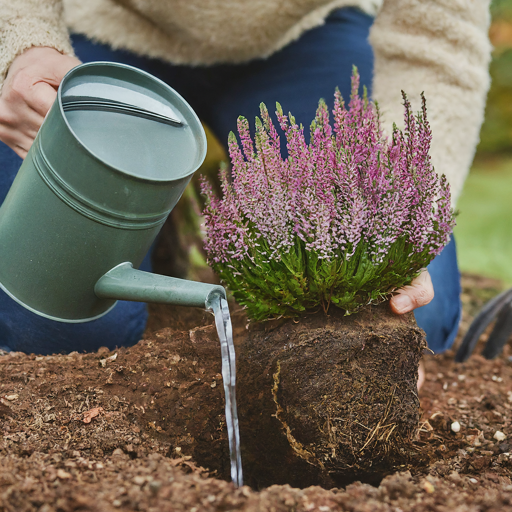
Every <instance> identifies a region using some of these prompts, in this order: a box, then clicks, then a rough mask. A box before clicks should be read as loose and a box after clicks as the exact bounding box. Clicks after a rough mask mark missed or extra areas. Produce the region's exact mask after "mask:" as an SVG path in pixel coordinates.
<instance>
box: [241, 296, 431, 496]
mask: <svg viewBox="0 0 512 512" xmlns="http://www.w3.org/2000/svg"><path fill="white" fill-rule="evenodd" d="M333 310H334V311H333ZM425 348H426V343H425V338H424V333H423V331H422V330H421V329H419V328H418V327H417V325H416V323H415V321H414V317H413V316H412V314H410V315H407V316H405V317H399V316H396V315H393V314H392V313H391V312H390V311H389V309H388V305H387V304H382V305H380V306H377V307H369V308H367V309H366V310H364V311H362V312H360V313H359V314H357V315H353V316H348V317H344V316H343V315H342V314H341V313H340V312H339V310H335V308H331V311H330V314H329V316H325V314H324V313H317V314H315V315H310V316H305V317H304V318H302V319H301V320H299V321H298V322H297V321H295V322H294V321H290V320H287V321H282V320H281V321H268V322H265V323H262V324H256V325H254V326H252V327H251V329H250V330H249V333H248V336H246V337H245V338H244V339H243V340H240V341H239V345H238V363H237V367H238V384H237V394H238V404H239V417H240V431H241V439H242V453H243V460H244V463H245V473H246V480H247V481H248V482H250V483H251V484H252V485H254V486H257V487H263V486H266V485H270V484H273V483H279V484H284V483H289V484H291V485H295V486H299V487H304V486H307V485H313V484H319V485H323V486H326V487H329V486H331V487H332V486H335V485H340V484H343V483H345V482H348V481H350V480H353V479H355V478H358V479H363V480H366V481H372V479H374V480H377V481H378V480H380V478H381V477H382V475H384V474H386V473H388V472H390V471H392V470H393V469H396V468H397V467H399V466H400V465H403V464H405V463H407V461H408V459H409V456H410V454H411V442H412V440H413V438H414V436H415V434H416V432H417V428H418V423H419V418H420V411H419V399H418V395H417V387H416V383H417V375H418V364H419V360H420V357H421V355H422V352H423V350H424V349H425Z"/></svg>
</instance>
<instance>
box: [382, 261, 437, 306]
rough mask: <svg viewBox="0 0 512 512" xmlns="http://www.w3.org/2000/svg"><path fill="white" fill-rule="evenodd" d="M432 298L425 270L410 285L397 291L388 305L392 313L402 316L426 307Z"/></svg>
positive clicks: (430, 282)
mask: <svg viewBox="0 0 512 512" xmlns="http://www.w3.org/2000/svg"><path fill="white" fill-rule="evenodd" d="M433 298H434V287H433V286H432V279H430V274H429V273H428V270H427V269H424V270H423V271H422V272H421V274H420V275H419V276H418V277H416V278H415V279H413V280H412V282H411V284H409V285H406V286H404V287H403V288H400V289H399V290H397V292H396V295H393V297H391V299H390V301H389V304H390V306H391V310H392V311H393V313H396V314H397V315H403V314H405V313H409V312H410V311H413V310H415V309H416V308H421V307H422V306H426V305H427V304H428V303H429V302H430V301H431V300H432V299H433Z"/></svg>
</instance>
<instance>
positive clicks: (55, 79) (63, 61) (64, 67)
mask: <svg viewBox="0 0 512 512" xmlns="http://www.w3.org/2000/svg"><path fill="white" fill-rule="evenodd" d="M63 57H64V58H60V59H55V60H54V63H53V66H52V69H51V71H52V75H51V76H48V77H47V78H46V79H45V81H46V82H47V83H49V84H51V85H52V86H53V87H55V88H58V87H59V85H60V83H61V82H62V79H63V78H64V77H65V76H66V75H67V73H68V72H69V71H71V70H72V69H73V68H74V67H76V66H79V65H80V64H81V62H80V61H79V60H78V59H77V58H75V57H69V56H63Z"/></svg>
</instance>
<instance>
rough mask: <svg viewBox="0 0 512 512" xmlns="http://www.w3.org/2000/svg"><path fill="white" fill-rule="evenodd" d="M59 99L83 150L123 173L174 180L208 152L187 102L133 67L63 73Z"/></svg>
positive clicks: (87, 67) (102, 65) (108, 65)
mask: <svg viewBox="0 0 512 512" xmlns="http://www.w3.org/2000/svg"><path fill="white" fill-rule="evenodd" d="M59 103H60V106H61V110H62V112H63V116H64V118H65V119H66V122H67V124H68V127H69V128H70V130H71V132H72V133H73V134H74V136H75V137H76V139H77V140H78V141H79V142H80V143H81V144H82V145H83V146H84V147H85V149H86V150H87V151H88V152H89V153H90V154H91V155H93V156H94V157H96V158H97V159H99V160H100V161H101V162H102V163H103V164H106V165H107V166H109V167H111V168H114V169H115V170H117V171H119V172H122V173H124V174H127V175H131V176H133V177H136V178H140V179H143V180H150V181H174V180H177V179H181V178H183V177H185V176H189V175H191V174H192V173H193V172H194V171H195V170H196V169H197V168H198V167H199V166H200V165H201V163H202V162H203V160H204V157H205V155H206V136H205V133H204V130H203V127H202V125H201V123H200V121H199V119H198V118H197V115H196V114H195V112H194V111H193V110H192V108H191V107H190V105H188V103H187V102H186V101H185V100H184V99H183V98H182V97H181V96H180V95H179V94H178V93H177V92H176V91H174V89H172V88H171V87H169V86H168V85H167V84H165V83H164V82H162V81H161V80H159V79H157V78H155V77H153V76H152V75H150V74H149V73H146V72H144V71H141V70H139V69H137V68H134V67H131V66H127V65H124V64H118V63H112V62H92V63H88V64H82V65H80V66H78V67H76V68H74V69H73V70H71V71H70V72H69V73H68V74H67V75H66V76H65V77H64V79H63V81H62V83H61V85H60V87H59Z"/></svg>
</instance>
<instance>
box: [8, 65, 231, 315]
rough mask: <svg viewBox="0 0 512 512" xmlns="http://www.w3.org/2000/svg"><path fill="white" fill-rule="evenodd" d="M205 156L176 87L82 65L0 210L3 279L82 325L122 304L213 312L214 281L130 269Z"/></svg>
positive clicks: (22, 295)
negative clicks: (177, 306) (154, 304)
mask: <svg viewBox="0 0 512 512" xmlns="http://www.w3.org/2000/svg"><path fill="white" fill-rule="evenodd" d="M205 154H206V137H205V134H204V131H203V128H202V126H201V124H200V122H199V120H198V118H197V116H196V115H195V113H194V111H193V110H192V109H191V108H190V106H189V105H188V104H187V103H186V102H185V101H184V100H183V98H181V96H179V95H178V94H177V93H176V92H175V91H174V90H173V89H171V88H170V87H168V86H167V85H166V84H164V83H163V82H161V81H160V80H158V79H156V78H154V77H152V76H151V75H149V74H147V73H145V72H143V71H140V70H138V69H135V68H132V67H129V66H125V65H120V64H113V63H106V62H96V63H90V64H83V65H81V66H78V67H76V68H75V69H73V70H72V71H70V72H69V73H68V74H67V75H66V77H65V78H64V79H63V81H62V83H61V85H60V87H59V91H58V95H57V99H56V101H55V103H54V104H53V106H52V108H51V109H50V111H49V113H48V115H47V117H46V119H45V121H44V123H43V125H42V126H41V129H40V130H39V133H38V135H37V137H36V140H35V141H34V144H33V145H32V148H31V149H30V151H29V153H28V156H27V157H26V158H25V161H24V162H23V165H22V166H21V168H20V170H19V172H18V175H17V176H16V179H15V181H14V183H13V185H12V187H11V189H10V191H9V193H8V195H7V197H6V199H5V201H4V203H3V205H2V207H1V208H0V261H1V265H0V286H1V287H2V288H3V289H4V290H5V291H6V292H7V293H8V294H9V295H10V296H11V297H12V298H13V299H14V300H16V301H17V302H19V303H20V304H22V305H23V306H24V307H26V308H27V309H29V310H31V311H33V312H34V313H37V314H39V315H42V316H44V317H47V318H50V319H53V320H58V321H62V322H85V321H88V320H93V319H95V318H98V317H100V316H101V315H104V314H105V313H107V312H108V311H109V310H110V309H111V308H112V307H113V306H114V305H115V301H116V300H117V299H124V300H135V301H142V302H164V303H169V304H180V305H185V306H202V307H205V306H206V307H209V303H210V301H211V300H212V298H213V297H218V296H220V297H223V298H225V291H224V288H222V287H221V286H215V285H209V284H205V283H196V282H192V281H185V280H182V279H174V278H171V277H165V276H159V275H155V274H151V273H147V272H142V271H139V270H136V269H137V268H138V266H139V265H140V263H141V262H142V260H143V258H144V256H145V255H146V253H147V252H148V250H149V248H150V246H151V244H152V242H153V240H154V239H155V237H156V235H157V234H158V232H159V230H160V228H161V227H162V224H163V223H164V222H165V220H166V218H167V216H168V215H169V213H170V212H171V210H172V209H173V207H174V206H175V204H176V203H177V201H178V199H179V198H180V197H181V194H182V193H183V191H184V189H185V187H186V186H187V184H188V182H189V181H190V179H191V177H192V174H193V173H194V171H195V170H196V169H197V168H198V167H199V166H200V165H201V163H202V162H203V160H204V157H205Z"/></svg>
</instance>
